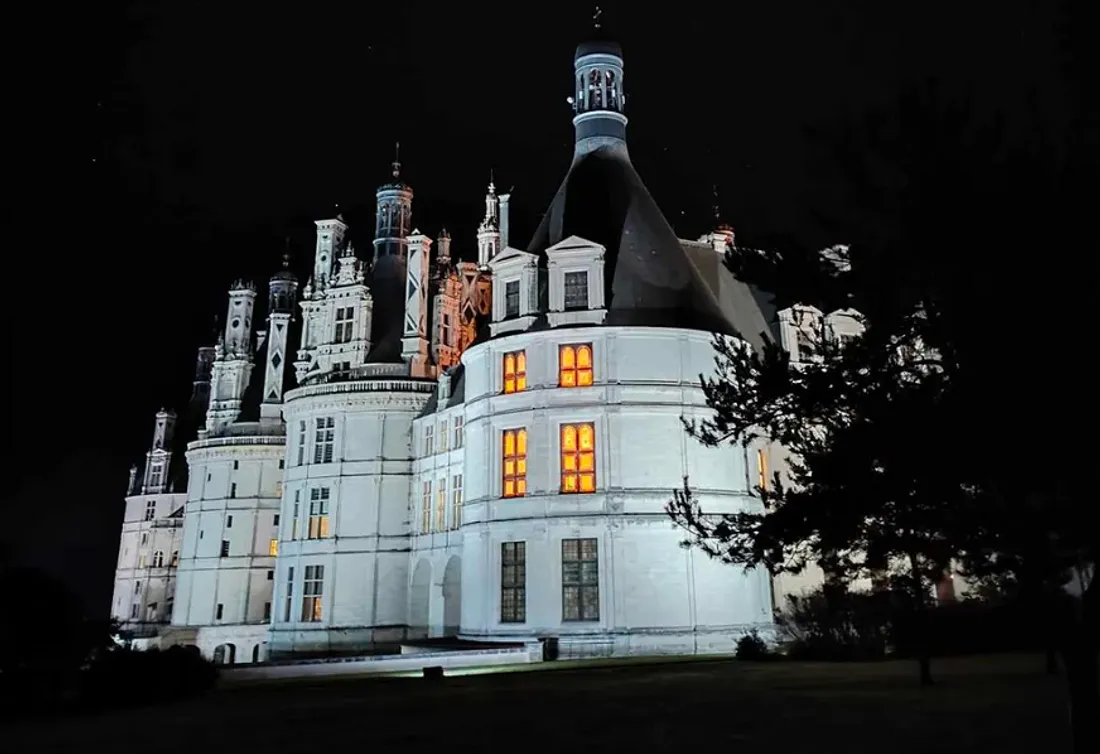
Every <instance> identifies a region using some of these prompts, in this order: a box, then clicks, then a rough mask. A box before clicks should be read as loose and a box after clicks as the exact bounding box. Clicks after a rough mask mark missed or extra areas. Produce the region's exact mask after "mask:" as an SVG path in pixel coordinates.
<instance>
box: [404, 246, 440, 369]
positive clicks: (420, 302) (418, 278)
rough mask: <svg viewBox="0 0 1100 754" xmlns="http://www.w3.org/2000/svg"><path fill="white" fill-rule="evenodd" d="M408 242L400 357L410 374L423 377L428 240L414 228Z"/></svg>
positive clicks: (424, 366) (425, 363) (425, 342)
mask: <svg viewBox="0 0 1100 754" xmlns="http://www.w3.org/2000/svg"><path fill="white" fill-rule="evenodd" d="M408 242H409V264H408V273H407V276H406V283H405V326H404V328H403V331H402V338H401V358H402V359H403V360H404V361H405V362H406V363H408V364H409V368H410V373H411V374H412V376H414V377H423V376H426V370H427V368H428V278H429V274H430V272H429V268H428V258H429V254H430V253H431V248H432V241H431V239H430V238H428V237H427V236H425V235H423V234H422V233H421V232H420V231H419V230H414V231H413V232H412V235H410V236H409V238H408Z"/></svg>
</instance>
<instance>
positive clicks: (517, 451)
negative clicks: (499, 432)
mask: <svg viewBox="0 0 1100 754" xmlns="http://www.w3.org/2000/svg"><path fill="white" fill-rule="evenodd" d="M503 445H504V447H503V448H502V450H503V453H502V455H503V457H504V497H522V496H523V495H525V494H527V430H526V429H509V430H507V431H505V433H504V443H503Z"/></svg>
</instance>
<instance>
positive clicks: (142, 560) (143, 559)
mask: <svg viewBox="0 0 1100 754" xmlns="http://www.w3.org/2000/svg"><path fill="white" fill-rule="evenodd" d="M224 544H228V543H224ZM222 549H225V548H224V547H223V548H222ZM148 562H149V556H148V555H146V554H145V553H144V552H143V553H141V554H139V555H138V568H145V566H146V565H147V564H148Z"/></svg>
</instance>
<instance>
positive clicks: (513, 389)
mask: <svg viewBox="0 0 1100 754" xmlns="http://www.w3.org/2000/svg"><path fill="white" fill-rule="evenodd" d="M526 389H527V352H526V351H513V352H512V353H506V354H504V392H505V393H521V392H523V391H524V390H526Z"/></svg>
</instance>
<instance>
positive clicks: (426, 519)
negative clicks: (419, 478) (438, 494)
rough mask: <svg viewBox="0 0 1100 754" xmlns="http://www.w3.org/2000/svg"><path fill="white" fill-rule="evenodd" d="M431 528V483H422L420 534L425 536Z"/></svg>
mask: <svg viewBox="0 0 1100 754" xmlns="http://www.w3.org/2000/svg"><path fill="white" fill-rule="evenodd" d="M431 528H432V483H431V482H430V481H428V482H424V487H423V489H422V490H421V494H420V533H421V534H427V533H428V532H429V531H430V530H431Z"/></svg>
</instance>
